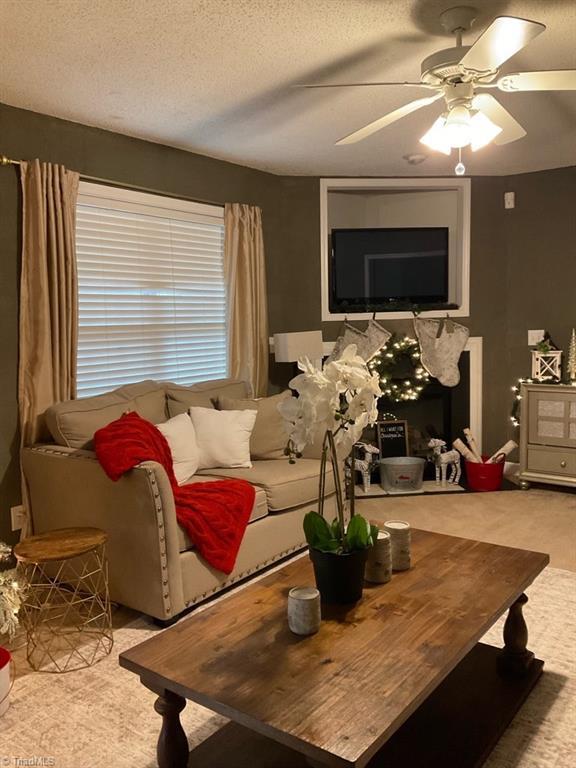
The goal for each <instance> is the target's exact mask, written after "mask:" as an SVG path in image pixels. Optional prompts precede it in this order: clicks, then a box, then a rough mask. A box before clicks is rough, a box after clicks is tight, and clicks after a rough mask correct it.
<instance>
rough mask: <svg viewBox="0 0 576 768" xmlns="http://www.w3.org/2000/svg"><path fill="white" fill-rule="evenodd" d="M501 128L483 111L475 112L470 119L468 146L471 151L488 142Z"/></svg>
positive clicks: (480, 147)
mask: <svg viewBox="0 0 576 768" xmlns="http://www.w3.org/2000/svg"><path fill="white" fill-rule="evenodd" d="M501 132H502V128H501V127H500V126H499V125H496V123H493V122H492V120H490V118H489V117H486V115H485V114H484V113H483V112H476V114H475V115H473V117H472V119H471V120H470V147H471V149H472V151H473V152H476V150H478V149H482V147H485V146H486V145H487V144H490V142H491V141H493V140H494V139H495V138H496V136H498V134H499V133H501Z"/></svg>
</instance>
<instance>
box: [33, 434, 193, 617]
mask: <svg viewBox="0 0 576 768" xmlns="http://www.w3.org/2000/svg"><path fill="white" fill-rule="evenodd" d="M22 467H23V471H24V475H25V478H26V482H27V484H28V490H29V494H30V505H31V513H32V520H33V523H34V531H35V533H42V532H44V531H48V530H52V529H54V528H66V527H73V526H95V527H98V528H102V529H103V530H105V531H106V533H107V534H108V543H107V545H106V551H107V555H108V563H109V583H110V595H111V597H112V599H113V600H116V601H117V602H119V603H121V604H123V605H126V606H128V607H130V608H134V609H136V610H139V611H142V612H143V613H147V614H149V615H151V616H155V617H157V618H160V619H167V618H170V617H171V616H174V615H176V614H178V613H180V611H182V610H183V609H184V607H185V604H184V595H183V587H182V572H181V567H180V556H179V547H178V523H177V520H176V509H175V506H174V496H173V494H172V489H171V487H170V483H169V480H168V476H167V475H166V472H165V470H164V469H163V467H162V466H161V465H160V464H158V463H156V462H152V461H146V462H143V463H142V464H139V465H138V466H137V467H135V468H134V469H132V470H131V471H130V472H127V473H126V474H125V475H124V476H123V477H121V478H120V480H118V481H116V482H113V481H112V480H110V479H109V478H108V477H107V475H106V474H105V472H104V470H103V469H102V467H101V466H100V464H99V462H98V460H97V459H96V456H95V454H94V453H93V452H92V451H84V450H78V449H75V448H66V447H62V446H55V445H36V446H33V447H32V448H27V449H25V450H24V451H23V455H22Z"/></svg>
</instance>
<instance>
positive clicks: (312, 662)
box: [120, 531, 549, 768]
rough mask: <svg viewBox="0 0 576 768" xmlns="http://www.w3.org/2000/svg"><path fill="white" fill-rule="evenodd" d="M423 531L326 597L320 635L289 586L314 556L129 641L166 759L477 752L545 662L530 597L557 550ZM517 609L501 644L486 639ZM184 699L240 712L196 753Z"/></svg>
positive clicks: (447, 763) (223, 767) (283, 762)
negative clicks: (303, 631) (292, 607)
mask: <svg viewBox="0 0 576 768" xmlns="http://www.w3.org/2000/svg"><path fill="white" fill-rule="evenodd" d="M412 542H413V568H412V569H411V570H410V571H405V572H402V573H397V574H395V575H394V576H393V578H392V581H391V582H390V583H388V584H384V585H375V586H368V587H367V588H366V589H365V592H364V598H363V599H362V601H361V602H360V603H358V604H357V605H356V606H354V607H351V608H344V607H341V608H329V609H328V608H327V609H326V610H324V609H323V619H324V620H323V622H322V626H321V628H320V631H319V632H318V634H316V635H313V636H311V637H304V638H301V637H297V636H296V635H293V634H292V633H291V632H290V630H289V629H288V625H287V620H286V598H287V594H288V590H289V589H290V588H291V587H293V586H295V585H299V584H313V583H314V577H313V574H312V568H311V565H310V562H309V559H308V557H307V556H303V557H301V558H299V559H297V560H295V561H292V562H290V563H289V564H287V565H286V566H285V567H283V568H281V569H280V570H278V571H276V572H275V573H272V574H270V575H269V576H267V577H265V578H264V579H261V580H259V581H257V582H255V583H254V584H251V585H250V586H248V587H247V588H246V589H244V590H241V591H240V592H238V593H236V594H234V595H232V596H230V597H229V598H227V599H224V600H222V601H220V602H218V603H216V604H215V605H213V606H211V607H209V608H208V609H207V610H205V611H203V612H201V613H199V614H197V615H195V616H192V617H191V618H189V619H187V620H186V621H183V622H181V623H179V624H177V625H176V626H174V627H172V628H171V629H168V630H166V631H165V632H162V633H161V634H159V635H157V636H156V637H153V638H151V639H149V640H147V641H145V642H143V643H141V644H140V645H137V646H136V647H134V648H132V649H130V650H129V651H126V652H124V653H122V654H121V655H120V664H121V665H122V666H123V667H126V668H127V669H129V670H131V671H133V672H135V673H136V674H137V675H139V676H140V678H141V681H142V683H143V684H144V685H145V686H146V687H148V688H150V689H151V690H152V691H154V692H155V693H157V694H158V697H159V698H158V699H157V701H156V704H155V709H156V711H157V712H158V713H159V714H161V715H162V717H163V725H162V730H161V733H160V739H159V742H158V763H159V766H160V768H185V766H187V765H188V764H189V765H190V766H199V767H200V766H202V768H261V767H262V768H264V766H266V768H269V767H271V766H274V767H275V768H284V767H286V768H287V767H288V766H290V768H299V767H300V766H304V765H306V764H309V763H310V762H311V763H312V764H319V765H332V766H342V767H343V766H364V765H366V764H367V763H369V762H370V766H380V765H382V766H385V767H386V768H400V766H402V768H432V767H433V766H442V768H456V767H457V768H468V767H469V766H479V765H481V764H482V762H483V761H484V760H485V758H486V757H487V755H488V754H489V752H490V751H491V749H492V748H493V746H494V745H495V743H496V741H497V740H498V738H499V736H500V735H501V733H502V732H503V731H504V730H505V728H506V727H507V725H508V724H509V722H510V720H511V719H512V717H513V716H514V714H515V712H516V711H517V710H518V708H519V707H520V705H521V703H522V701H523V700H524V699H525V698H526V696H527V695H528V693H529V692H530V690H531V689H532V687H533V686H534V684H535V683H536V681H537V679H538V677H539V676H540V674H541V671H542V666H543V664H542V662H541V661H539V660H537V659H535V658H534V655H533V654H532V653H531V652H530V651H528V650H527V649H526V643H527V630H526V624H525V623H524V619H523V617H522V605H523V604H524V603H525V602H526V600H527V598H526V596H525V595H524V590H525V589H526V587H528V585H529V584H531V582H532V581H533V580H534V579H535V577H536V576H537V575H538V574H539V573H540V572H541V571H542V570H543V569H544V568H545V567H546V565H547V563H548V562H549V558H548V555H545V554H541V553H538V552H529V551H526V550H521V549H511V548H509V547H501V546H496V545H493V544H485V543H481V542H478V541H470V540H468V539H460V538H455V537H453V536H443V535H440V534H436V533H429V532H425V531H414V532H413V539H412ZM507 609H510V610H509V614H508V618H507V620H506V624H505V629H504V642H505V646H504V649H503V650H502V651H500V650H499V649H497V648H493V647H492V646H488V645H483V644H481V643H478V640H479V639H480V638H481V637H482V635H483V634H484V633H485V632H486V631H487V630H488V629H489V628H490V627H491V626H492V624H494V622H495V621H496V620H497V619H498V618H499V617H500V616H501V615H502V614H503V613H504V612H505V611H506V610H507ZM186 699H190V700H191V701H195V702H197V703H198V704H201V705H202V706H204V707H207V708H208V709H211V710H213V711H215V712H218V713H220V714H222V715H225V716H226V717H228V718H230V719H231V720H232V721H234V722H233V723H231V724H229V725H226V726H224V728H222V729H221V730H220V731H218V732H217V733H216V734H214V735H213V736H212V737H210V738H209V739H207V740H206V741H205V742H203V743H202V744H201V745H200V746H199V747H197V748H196V749H195V750H194V751H193V752H192V753H191V755H190V756H189V749H188V743H187V739H186V736H185V734H184V731H183V729H182V727H181V724H180V720H179V713H180V712H181V710H182V709H183V708H184V707H185V705H186ZM189 760H190V763H188V761H189Z"/></svg>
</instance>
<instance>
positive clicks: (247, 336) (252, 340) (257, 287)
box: [224, 203, 268, 397]
mask: <svg viewBox="0 0 576 768" xmlns="http://www.w3.org/2000/svg"><path fill="white" fill-rule="evenodd" d="M224 224H225V236H224V270H225V275H226V281H227V288H228V308H229V310H228V333H229V348H228V352H229V361H230V364H229V370H230V376H232V377H233V378H235V379H241V380H242V381H248V382H250V383H251V384H252V388H253V393H254V396H256V397H260V396H262V395H266V392H267V388H268V301H267V298H266V265H265V261H264V238H263V236H262V211H261V210H260V208H257V207H255V206H251V205H241V204H239V203H229V204H227V205H226V206H225V209H224Z"/></svg>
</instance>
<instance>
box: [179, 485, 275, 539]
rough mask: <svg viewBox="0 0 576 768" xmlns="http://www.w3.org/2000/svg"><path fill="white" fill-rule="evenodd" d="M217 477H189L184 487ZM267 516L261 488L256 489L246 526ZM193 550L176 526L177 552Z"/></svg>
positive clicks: (185, 536) (184, 533)
mask: <svg viewBox="0 0 576 768" xmlns="http://www.w3.org/2000/svg"><path fill="white" fill-rule="evenodd" d="M219 479H220V478H218V477H201V476H199V475H194V477H191V478H190V480H189V481H188V482H187V483H186V485H190V484H191V483H207V482H211V481H213V480H219ZM267 514H268V507H267V506H266V494H265V493H264V491H263V490H262V488H256V496H255V497H254V506H253V507H252V512H251V513H250V518H249V520H248V525H250V523H253V522H255V521H256V520H261V519H262V518H263V517H266V515H267ZM190 549H194V544H193V543H192V541H191V540H190V537H189V536H188V534H187V533H186V531H185V530H184V528H182V526H181V525H179V526H178V550H179V551H180V552H186V551H187V550H190Z"/></svg>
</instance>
